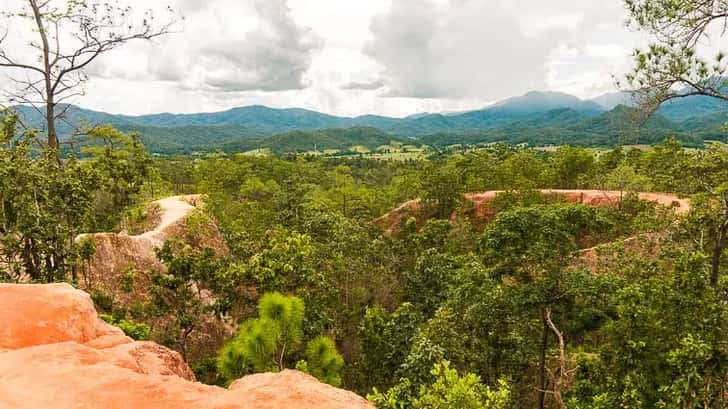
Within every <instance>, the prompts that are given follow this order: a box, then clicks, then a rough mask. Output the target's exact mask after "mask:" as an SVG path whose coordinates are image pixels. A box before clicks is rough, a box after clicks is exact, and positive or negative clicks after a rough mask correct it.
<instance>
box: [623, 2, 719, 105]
mask: <svg viewBox="0 0 728 409" xmlns="http://www.w3.org/2000/svg"><path fill="white" fill-rule="evenodd" d="M625 4H626V5H627V8H628V10H629V12H630V23H631V24H632V25H633V26H635V27H637V28H638V29H640V30H643V31H645V32H647V33H648V34H650V35H651V36H652V37H653V40H654V41H653V42H652V43H651V44H650V45H649V47H648V48H647V49H645V50H636V51H635V53H634V57H635V67H634V70H633V72H632V73H631V74H629V75H628V76H627V80H628V85H629V86H630V87H631V88H633V89H634V91H635V92H636V93H637V95H638V97H639V98H638V99H639V102H641V104H642V105H643V107H646V108H648V110H647V112H651V111H654V110H655V109H657V108H658V107H659V106H660V105H661V104H662V103H664V102H666V101H669V100H672V99H677V98H685V97H689V96H695V95H703V96H708V97H713V98H717V99H720V100H724V101H728V88H727V87H726V86H727V85H728V82H727V81H726V78H725V77H724V75H725V73H726V69H728V65H727V64H728V60H727V59H726V54H725V53H724V52H719V53H718V54H717V55H716V56H715V57H714V59H712V60H711V59H708V58H706V57H705V56H703V55H702V53H701V51H702V50H700V45H701V40H707V39H709V38H711V37H712V34H713V32H714V31H715V32H716V33H717V34H718V36H719V37H723V36H725V35H726V31H725V29H724V27H725V25H726V24H728V1H726V0H700V1H695V0H671V1H665V0H625Z"/></svg>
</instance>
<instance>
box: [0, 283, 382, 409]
mask: <svg viewBox="0 0 728 409" xmlns="http://www.w3.org/2000/svg"><path fill="white" fill-rule="evenodd" d="M0 323H2V325H1V326H0V408H15V409H24V408H28V409H31V408H32V409H37V408H58V409H64V408H85V409H93V408H99V409H101V408H104V409H106V408H110V409H114V408H119V409H121V408H145V409H158V408H159V409H162V408H200V409H213V408H215V409H217V408H219V409H222V408H225V409H232V408H251V409H254V408H256V409H257V408H260V409H262V408H270V409H275V408H324V409H326V408H330V409H334V408H337V409H339V408H373V406H371V404H369V403H368V402H367V401H366V400H364V399H363V398H361V397H359V396H357V395H355V394H354V393H351V392H347V391H343V390H340V389H337V388H334V387H331V386H329V385H324V384H321V383H320V382H318V381H317V380H316V379H315V378H312V377H310V376H308V375H305V374H302V373H300V372H296V371H283V372H281V373H278V374H258V375H252V376H248V377H245V378H243V379H240V380H238V381H236V382H234V383H233V384H232V385H231V387H230V388H229V389H224V388H219V387H215V386H208V385H203V384H200V383H197V382H194V375H193V374H192V372H191V371H190V369H189V367H188V366H187V364H186V363H184V361H183V360H182V358H181V357H180V355H179V354H178V353H176V352H174V351H171V350H169V349H167V348H164V347H162V346H159V345H157V344H155V343H153V342H138V341H133V340H131V339H130V338H128V337H126V336H124V334H123V333H122V332H121V330H119V329H118V328H115V327H113V326H111V325H108V324H106V323H104V322H103V321H101V320H99V318H98V316H97V314H96V311H95V309H94V307H93V303H92V301H91V299H90V297H89V296H88V295H87V294H86V293H84V292H82V291H78V290H75V289H73V288H72V287H71V286H69V285H66V284H51V285H14V284H0Z"/></svg>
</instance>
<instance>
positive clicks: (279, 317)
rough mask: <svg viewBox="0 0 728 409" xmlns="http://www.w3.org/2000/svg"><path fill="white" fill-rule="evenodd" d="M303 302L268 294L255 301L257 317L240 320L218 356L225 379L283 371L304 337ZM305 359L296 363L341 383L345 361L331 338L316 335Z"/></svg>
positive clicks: (308, 370)
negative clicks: (241, 321)
mask: <svg viewBox="0 0 728 409" xmlns="http://www.w3.org/2000/svg"><path fill="white" fill-rule="evenodd" d="M305 308H306V306H305V304H304V303H303V301H302V300H301V299H300V298H298V297H295V296H285V295H282V294H281V293H267V294H265V295H263V297H261V298H260V301H259V302H258V318H251V319H248V320H246V321H245V322H243V324H242V325H241V326H240V330H239V332H238V335H237V336H236V337H235V339H233V340H232V341H231V342H229V343H228V344H226V345H225V346H224V347H223V349H222V350H221V351H220V354H219V355H218V359H217V367H218V371H219V373H220V374H221V375H222V376H223V377H224V378H225V379H227V380H228V381H231V380H233V379H236V378H239V377H240V376H242V375H243V374H245V373H248V372H266V371H275V370H278V371H282V370H284V369H286V367H287V366H288V363H289V362H288V359H289V358H290V356H291V355H292V354H295V353H296V351H297V350H298V347H299V346H300V345H301V342H302V340H303V317H304V315H305ZM305 355H306V358H307V361H300V362H298V364H297V365H296V367H297V368H298V369H301V370H304V371H306V372H308V373H310V374H311V375H313V376H315V377H317V378H318V379H319V380H321V381H322V382H326V383H329V384H332V385H336V386H338V385H340V384H341V376H340V373H339V372H340V371H341V368H342V367H343V365H344V360H343V358H342V357H341V355H340V354H339V353H338V351H337V350H336V346H335V344H334V341H332V340H331V339H330V338H328V337H324V336H318V337H316V338H314V339H313V340H312V341H311V342H309V343H308V346H307V347H306V351H305Z"/></svg>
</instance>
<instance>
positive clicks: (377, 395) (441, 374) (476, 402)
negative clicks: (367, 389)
mask: <svg viewBox="0 0 728 409" xmlns="http://www.w3.org/2000/svg"><path fill="white" fill-rule="evenodd" d="M431 374H432V376H433V377H434V379H435V380H434V382H433V383H432V384H430V385H426V386H422V387H421V389H420V390H419V394H418V395H414V396H413V395H412V393H411V392H410V391H411V389H412V386H411V383H410V381H409V380H408V379H406V378H405V379H402V380H400V382H399V384H397V385H396V386H395V387H393V388H392V389H390V390H388V391H387V392H386V393H381V392H378V391H377V390H376V389H375V390H374V393H372V394H370V395H369V396H368V399H369V400H371V401H372V402H373V403H374V404H375V405H376V406H377V407H378V408H380V409H382V408H384V409H390V408H391V409H404V408H412V409H437V408H457V409H504V408H506V407H507V406H506V405H508V403H509V398H510V390H509V387H508V384H507V383H506V382H505V381H499V384H498V386H499V388H498V390H491V389H490V388H489V387H487V386H484V385H483V384H482V383H481V382H480V378H478V377H477V376H475V375H473V374H466V375H464V376H462V377H461V376H460V375H459V374H458V372H457V370H455V369H453V368H450V363H449V362H448V361H442V362H438V363H436V364H435V366H434V368H433V369H432V371H431Z"/></svg>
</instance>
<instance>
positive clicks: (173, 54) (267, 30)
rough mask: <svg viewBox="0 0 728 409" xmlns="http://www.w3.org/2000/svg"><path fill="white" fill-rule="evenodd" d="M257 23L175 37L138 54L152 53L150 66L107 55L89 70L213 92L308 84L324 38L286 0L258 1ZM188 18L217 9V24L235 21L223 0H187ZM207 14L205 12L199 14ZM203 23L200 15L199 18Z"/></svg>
mask: <svg viewBox="0 0 728 409" xmlns="http://www.w3.org/2000/svg"><path fill="white" fill-rule="evenodd" d="M254 6H255V13H256V16H257V18H258V24H257V26H256V27H253V28H254V29H253V30H252V31H248V32H247V33H241V34H239V35H236V34H234V33H225V32H224V31H223V32H219V31H215V30H210V31H209V32H207V31H203V30H204V28H200V25H199V24H197V28H194V27H193V28H192V30H186V31H185V32H184V33H183V34H182V36H180V37H175V36H174V35H173V36H170V37H168V38H165V39H164V40H168V41H164V42H160V43H158V44H156V46H155V47H153V49H152V48H151V47H150V46H149V45H148V44H147V45H141V47H147V49H146V50H145V49H143V48H140V49H137V50H142V51H141V52H140V53H139V54H141V55H145V56H147V57H146V58H147V59H148V63H147V67H146V69H141V70H139V69H136V70H135V69H131V68H129V67H125V66H122V65H119V64H115V63H114V62H115V60H111V59H110V60H102V61H100V63H99V64H94V65H92V66H91V67H90V68H91V70H90V71H89V72H90V73H91V74H93V75H94V76H97V77H101V78H112V79H119V78H124V79H129V80H156V81H169V82H174V83H177V85H178V86H179V87H180V88H182V89H187V90H191V89H204V90H207V91H213V92H242V91H285V90H296V89H303V88H306V86H307V84H306V83H305V81H304V75H305V73H306V72H307V71H308V69H309V68H310V66H311V62H312V53H313V52H314V51H316V50H317V49H319V48H320V47H321V46H322V41H321V39H320V38H318V36H316V34H315V33H314V32H313V31H312V30H311V29H310V28H308V27H302V26H300V25H299V24H298V23H297V22H296V21H294V19H293V17H292V16H291V13H290V10H289V8H288V5H287V0H255V2H254ZM181 7H182V8H183V11H184V12H185V14H187V19H188V20H192V19H200V18H204V17H203V16H207V15H209V14H210V12H212V14H213V15H221V16H222V17H221V20H220V21H209V24H210V25H214V24H221V25H223V27H224V25H226V24H232V22H234V21H235V19H234V16H233V15H225V14H224V13H225V12H230V11H229V10H227V9H226V4H225V2H223V1H218V2H215V1H209V2H202V1H196V0H182V3H181ZM199 13H202V14H199ZM208 18H209V17H208ZM197 22H199V20H197Z"/></svg>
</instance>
